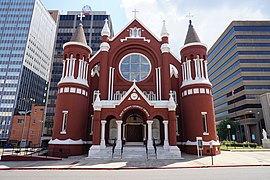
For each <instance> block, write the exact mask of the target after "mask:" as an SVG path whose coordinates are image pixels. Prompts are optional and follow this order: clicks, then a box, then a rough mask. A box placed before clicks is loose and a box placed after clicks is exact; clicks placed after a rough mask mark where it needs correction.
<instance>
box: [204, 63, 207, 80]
mask: <svg viewBox="0 0 270 180" xmlns="http://www.w3.org/2000/svg"><path fill="white" fill-rule="evenodd" d="M204 69H205V79H208V70H207V61H206V60H205V61H204Z"/></svg>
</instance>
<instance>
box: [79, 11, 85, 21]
mask: <svg viewBox="0 0 270 180" xmlns="http://www.w3.org/2000/svg"><path fill="white" fill-rule="evenodd" d="M78 17H79V18H80V21H81V23H82V18H83V17H85V15H84V14H83V13H82V12H81V14H79V15H78Z"/></svg>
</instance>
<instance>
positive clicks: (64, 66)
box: [62, 60, 66, 78]
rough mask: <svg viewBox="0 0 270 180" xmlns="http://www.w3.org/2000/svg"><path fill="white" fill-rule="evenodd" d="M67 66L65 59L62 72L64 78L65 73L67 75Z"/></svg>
mask: <svg viewBox="0 0 270 180" xmlns="http://www.w3.org/2000/svg"><path fill="white" fill-rule="evenodd" d="M65 68H66V60H63V72H62V78H64V75H65Z"/></svg>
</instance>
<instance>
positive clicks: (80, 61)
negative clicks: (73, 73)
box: [77, 59, 82, 79]
mask: <svg viewBox="0 0 270 180" xmlns="http://www.w3.org/2000/svg"><path fill="white" fill-rule="evenodd" d="M81 70H82V60H81V59H79V70H78V77H77V79H80V78H81V74H82V73H81Z"/></svg>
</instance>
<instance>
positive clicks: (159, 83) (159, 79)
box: [158, 67, 161, 100]
mask: <svg viewBox="0 0 270 180" xmlns="http://www.w3.org/2000/svg"><path fill="white" fill-rule="evenodd" d="M160 72H161V71H160V67H159V68H158V81H159V82H158V88H159V100H161V73H160Z"/></svg>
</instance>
